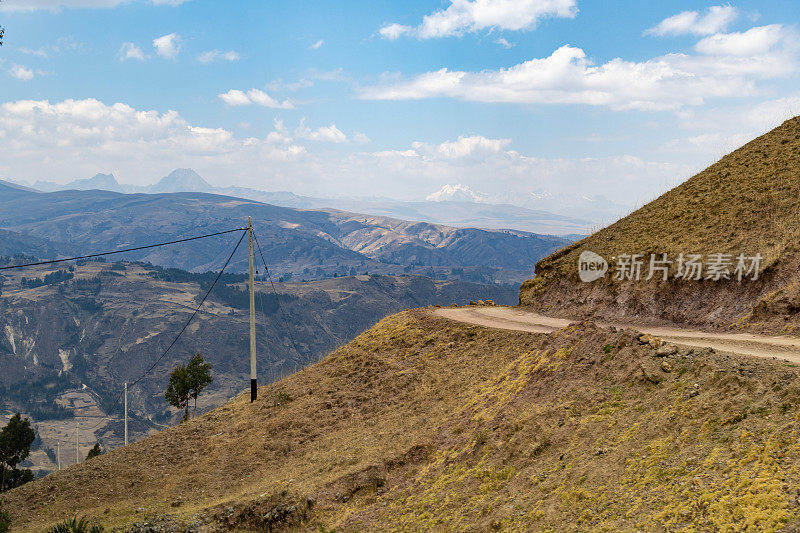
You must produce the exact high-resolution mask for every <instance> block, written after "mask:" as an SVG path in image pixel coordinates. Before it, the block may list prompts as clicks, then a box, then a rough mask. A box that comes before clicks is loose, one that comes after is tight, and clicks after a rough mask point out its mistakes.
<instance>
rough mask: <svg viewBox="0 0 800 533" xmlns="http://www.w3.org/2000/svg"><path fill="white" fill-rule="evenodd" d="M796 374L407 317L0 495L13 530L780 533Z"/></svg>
mask: <svg viewBox="0 0 800 533" xmlns="http://www.w3.org/2000/svg"><path fill="white" fill-rule="evenodd" d="M797 378H798V369H797V368H795V367H794V366H792V365H788V364H785V363H783V362H780V361H758V362H754V361H751V360H745V359H737V358H731V357H727V356H723V355H719V354H716V353H713V352H711V351H706V352H702V353H693V352H685V351H682V352H679V353H677V354H675V355H673V356H669V357H666V358H658V357H656V356H655V350H654V348H652V347H651V346H650V345H649V344H642V342H640V341H639V340H638V339H637V337H636V336H635V335H634V334H633V333H632V332H629V331H616V330H601V329H598V328H596V327H595V326H594V325H592V324H591V323H585V324H576V325H573V326H569V327H567V328H565V329H563V330H560V331H558V332H556V333H554V334H551V335H542V334H530V333H521V332H511V331H500V330H491V329H485V328H480V327H475V326H468V325H464V324H457V323H453V322H449V321H446V320H443V319H437V318H434V317H432V316H431V315H430V314H429V312H428V311H426V310H417V311H407V312H403V313H400V314H397V315H393V316H391V317H389V318H386V319H384V320H383V321H381V322H380V323H379V324H378V325H377V326H375V327H374V328H372V329H371V330H369V331H367V332H366V333H364V334H362V335H361V336H359V337H358V338H356V339H355V340H354V341H353V342H351V343H350V344H348V345H347V346H344V347H342V348H340V349H338V350H336V351H335V352H333V353H332V354H331V355H329V356H328V357H326V358H325V359H324V360H322V361H321V362H319V363H318V364H316V365H314V366H312V367H309V368H307V369H306V370H304V371H302V372H300V373H297V374H294V375H292V376H290V377H288V378H286V379H284V380H283V381H281V382H280V383H278V384H277V385H276V386H275V388H274V389H273V388H270V387H263V388H262V389H261V390H260V395H261V399H260V400H259V401H258V402H257V403H255V404H250V403H249V402H248V399H247V398H245V397H244V396H240V397H238V398H236V399H235V400H233V401H232V402H230V403H229V404H227V405H225V406H224V407H221V408H219V409H216V410H214V411H211V412H209V413H207V414H205V415H204V416H203V417H201V418H199V419H197V420H195V421H192V422H190V423H187V424H183V425H181V426H178V427H174V428H172V429H169V430H166V431H163V432H161V433H159V434H157V435H154V436H151V437H149V438H147V439H145V440H143V441H140V442H137V443H135V444H132V445H130V446H128V447H127V448H125V449H120V450H116V451H114V452H111V453H109V454H107V455H104V456H101V457H99V458H96V459H93V460H91V461H89V462H87V463H85V464H82V465H79V466H73V467H70V468H68V469H66V470H64V471H62V472H60V473H57V474H53V475H51V476H48V477H47V478H44V479H42V480H40V481H36V482H34V483H31V484H28V485H26V486H23V487H21V488H19V489H16V490H14V491H11V492H10V493H7V494H5V495H3V500H4V505H5V506H6V508H8V509H9V510H10V511H11V513H12V516H13V519H14V521H15V522H14V524H15V527H16V528H17V529H18V530H25V531H41V530H44V528H45V527H46V526H47V525H48V524H52V523H53V522H55V521H56V520H59V519H61V518H63V517H65V516H68V515H72V514H74V513H79V514H86V515H88V516H90V517H91V518H92V520H94V521H95V522H97V523H103V524H105V525H107V526H114V525H117V526H123V525H128V524H131V523H133V522H143V521H145V518H146V517H148V518H147V519H148V520H149V521H151V522H153V521H155V522H157V523H159V524H184V525H192V524H193V525H199V524H206V525H207V528H208V530H209V531H222V530H229V529H238V530H251V531H252V530H260V531H264V530H271V531H319V530H320V529H319V526H320V525H321V526H323V527H324V528H327V529H330V528H336V531H429V530H434V531H454V530H465V531H487V530H497V531H565V530H567V531H570V530H571V531H581V530H587V529H591V530H608V531H634V530H656V531H659V530H665V529H666V530H676V529H682V528H686V529H687V530H719V531H742V530H751V531H766V530H774V529H778V528H782V527H785V528H787V529H792V528H796V527H798V526H800V506H799V504H798V499H797V489H796V487H797V486H798V482H800V472H799V471H798V468H797V465H798V464H800V445H799V444H798V442H800V415H798V413H799V411H798V406H800V385H798V379H797ZM153 514H155V515H158V516H157V517H155V518H153V517H152V515H153ZM166 515H169V516H166Z"/></svg>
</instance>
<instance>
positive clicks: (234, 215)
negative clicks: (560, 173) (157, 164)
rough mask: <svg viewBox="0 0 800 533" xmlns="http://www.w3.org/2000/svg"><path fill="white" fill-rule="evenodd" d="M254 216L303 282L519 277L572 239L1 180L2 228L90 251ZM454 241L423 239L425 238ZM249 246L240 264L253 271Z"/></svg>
mask: <svg viewBox="0 0 800 533" xmlns="http://www.w3.org/2000/svg"><path fill="white" fill-rule="evenodd" d="M247 216H252V217H253V220H254V224H255V228H256V232H257V236H258V238H259V242H260V244H261V246H262V249H263V251H264V255H265V258H266V260H267V261H268V263H269V264H270V268H272V269H274V271H275V272H276V274H278V275H279V276H280V275H292V276H293V277H294V279H320V278H325V277H331V276H333V275H352V274H362V273H365V272H369V273H380V274H425V275H431V276H433V277H438V278H448V277H459V278H461V279H465V280H468V281H475V282H492V281H502V282H504V283H515V282H519V281H521V280H522V279H525V278H526V277H528V276H529V275H530V273H531V272H532V267H533V265H534V264H535V262H536V260H538V259H539V258H541V257H544V256H545V255H547V254H548V253H550V252H552V251H553V250H556V249H558V248H561V247H563V246H565V245H566V244H568V243H569V242H570V241H568V240H566V239H563V238H559V237H552V236H547V235H536V234H532V233H527V232H509V231H499V230H480V229H467V228H464V229H456V228H450V227H446V226H440V225H433V224H428V223H413V222H407V221H402V220H395V219H388V218H385V217H369V216H364V215H355V214H352V213H344V212H337V211H319V210H296V209H291V208H285V207H278V206H273V205H268V204H263V203H260V202H256V201H253V200H245V199H241V198H233V197H227V196H220V195H213V194H207V193H171V194H154V195H151V194H119V193H113V192H106V191H99V190H90V191H75V190H70V191H59V192H54V193H33V192H28V191H23V190H19V189H14V188H11V187H4V186H3V185H2V184H0V227H6V228H9V229H11V230H13V231H17V232H21V233H26V234H30V235H33V236H35V237H38V238H42V239H47V240H50V241H52V242H54V243H65V244H68V245H70V246H72V247H74V248H76V249H78V250H81V251H82V252H84V253H91V252H97V251H106V250H113V249H120V248H127V247H135V246H141V245H146V244H152V243H154V242H163V241H168V240H173V239H176V238H185V237H192V236H195V235H198V234H203V233H213V232H217V231H223V230H228V229H232V228H237V227H242V226H244V225H245V223H246V220H247ZM421 234H427V235H445V234H446V235H449V236H450V238H449V240H448V239H444V238H443V237H442V238H438V237H437V238H436V239H428V240H421V239H420V237H419V236H420V235H421ZM234 242H235V240H233V242H232V236H230V235H228V236H223V237H217V238H212V239H205V240H200V241H194V242H193V243H192V244H191V245H185V246H184V245H181V246H173V247H168V248H158V249H153V250H147V251H144V252H139V253H134V254H128V258H129V259H133V260H142V261H149V262H151V263H154V264H159V265H163V266H169V267H177V268H182V269H185V270H193V271H198V270H199V271H203V270H209V269H214V268H218V267H219V266H221V264H222V262H223V261H224V259H225V257H226V255H225V250H230V249H231V246H232V244H233V243H234ZM243 254H244V252H243V251H242V252H241V253H240V254H239V255H237V256H236V257H235V258H234V262H233V263H232V265H231V268H232V269H233V270H239V271H241V270H243V269H244V268H245V265H246V263H245V260H244V255H243Z"/></svg>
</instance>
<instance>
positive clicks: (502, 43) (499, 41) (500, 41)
mask: <svg viewBox="0 0 800 533" xmlns="http://www.w3.org/2000/svg"><path fill="white" fill-rule="evenodd" d="M494 42H496V43H497V44H499V45H500V46H502V47H503V48H505V49H506V50H508V49H509V48H514V44H513V43H510V42H508V41H507V40H505V39H504V38H503V37H498V38H497V39H495V40H494Z"/></svg>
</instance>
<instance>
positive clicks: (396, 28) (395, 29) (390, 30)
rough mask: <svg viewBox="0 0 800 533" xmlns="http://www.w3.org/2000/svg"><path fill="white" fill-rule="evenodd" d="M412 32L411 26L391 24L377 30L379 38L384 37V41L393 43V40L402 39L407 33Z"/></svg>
mask: <svg viewBox="0 0 800 533" xmlns="http://www.w3.org/2000/svg"><path fill="white" fill-rule="evenodd" d="M413 31H414V28H412V27H411V26H404V25H402V24H398V23H396V22H393V23H391V24H387V25H386V26H383V27H382V28H381V29H380V30H378V33H380V34H381V36H382V37H384V38H385V39H389V40H392V41H394V40H395V39H399V38H400V37H402V36H403V35H405V34H407V33H413Z"/></svg>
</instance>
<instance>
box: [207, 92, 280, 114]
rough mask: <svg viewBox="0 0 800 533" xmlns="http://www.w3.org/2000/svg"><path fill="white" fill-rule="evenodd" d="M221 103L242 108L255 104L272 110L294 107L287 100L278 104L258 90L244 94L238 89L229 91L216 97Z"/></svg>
mask: <svg viewBox="0 0 800 533" xmlns="http://www.w3.org/2000/svg"><path fill="white" fill-rule="evenodd" d="M218 96H219V97H220V99H222V101H223V102H225V103H226V104H228V105H230V106H243V105H250V104H256V105H261V106H264V107H271V108H273V109H292V108H294V105H293V104H292V103H291V102H290V101H289V100H284V101H283V102H279V101H278V100H276V99H274V98H273V97H271V96H270V95H268V94H267V93H265V92H264V91H262V90H259V89H250V90H249V91H247V92H246V93H245V92H244V91H240V90H238V89H231V90H230V91H228V92H226V93H222V94H220V95H218Z"/></svg>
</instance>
